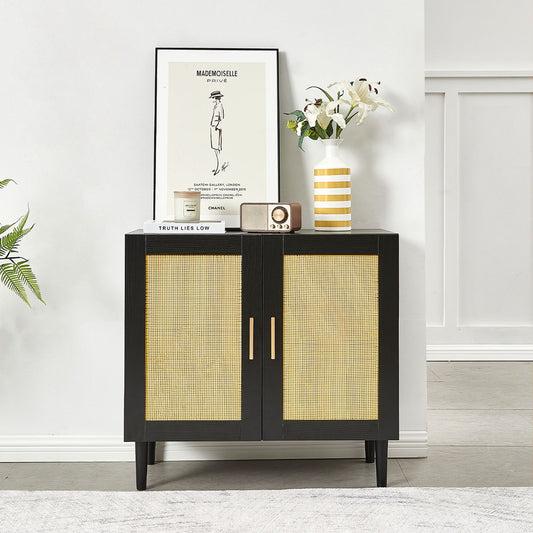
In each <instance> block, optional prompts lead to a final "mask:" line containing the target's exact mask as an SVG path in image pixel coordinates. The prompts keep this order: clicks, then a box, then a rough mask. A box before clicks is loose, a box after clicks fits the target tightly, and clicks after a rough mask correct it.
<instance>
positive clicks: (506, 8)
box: [425, 0, 533, 70]
mask: <svg viewBox="0 0 533 533" xmlns="http://www.w3.org/2000/svg"><path fill="white" fill-rule="evenodd" d="M425 14H426V17H425V18H426V70H520V69H531V68H532V66H533V32H532V31H531V24H532V21H533V2H531V0H507V1H502V0H445V1H443V0H425Z"/></svg>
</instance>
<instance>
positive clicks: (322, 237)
mask: <svg viewBox="0 0 533 533" xmlns="http://www.w3.org/2000/svg"><path fill="white" fill-rule="evenodd" d="M355 235H356V236H357V238H354V236H355ZM302 254H308V255H377V256H378V283H379V285H378V287H379V288H378V292H379V294H378V313H379V314H378V327H379V333H378V335H379V337H378V338H379V350H378V419H377V420H305V421H304V420H302V421H294V420H288V421H284V420H283V257H284V256H285V255H302ZM149 255H241V257H242V261H241V280H242V285H241V291H242V301H241V372H242V377H241V413H242V417H241V420H240V421H183V420H181V421H180V420H176V421H173V420H172V421H147V420H145V416H146V415H145V394H146V392H145V391H146V388H145V387H146V377H145V374H146V373H145V357H146V355H145V349H146V346H145V341H146V257H147V256H149ZM125 267H126V268H125V270H126V279H125V388H124V440H125V441H130V442H131V441H134V442H135V443H136V461H137V488H138V489H139V490H144V489H145V488H146V466H147V464H153V462H154V453H155V442H157V441H243V440H244V441H246V440H249V441H261V440H271V441H272V440H277V441H283V440H307V439H308V440H333V439H334V440H343V439H344V440H365V450H366V460H367V462H373V461H374V457H375V458H376V473H377V484H378V486H386V478H387V443H388V440H393V439H398V438H399V427H398V425H399V423H398V419H399V416H398V411H399V405H398V372H399V363H398V350H399V344H398V330H399V327H398V314H399V302H398V298H399V289H398V270H399V266H398V235H397V234H396V233H391V232H387V231H383V230H352V231H351V232H346V233H322V232H315V231H312V230H303V231H300V232H298V233H296V234H247V233H241V232H229V233H225V234H220V235H199V236H197V235H194V236H193V235H170V236H169V235H154V234H151V235H150V234H147V235H145V234H144V233H143V232H142V231H141V230H137V231H134V232H131V233H128V234H127V235H126V239H125ZM142 288H144V290H143V289H142ZM250 317H253V318H254V326H255V327H254V339H253V348H254V358H253V360H250V359H249V348H250V337H249V333H250V329H249V319H250ZM271 317H275V318H276V336H275V349H276V358H275V359H274V360H272V359H271V358H270V353H271V345H270V342H271V341H270V338H271V337H270V319H271Z"/></svg>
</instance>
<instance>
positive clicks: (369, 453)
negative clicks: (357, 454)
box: [365, 440, 376, 463]
mask: <svg viewBox="0 0 533 533" xmlns="http://www.w3.org/2000/svg"><path fill="white" fill-rule="evenodd" d="M375 443H376V441H375V440H365V458H366V462H367V463H373V462H374V448H375Z"/></svg>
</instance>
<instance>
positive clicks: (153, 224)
mask: <svg viewBox="0 0 533 533" xmlns="http://www.w3.org/2000/svg"><path fill="white" fill-rule="evenodd" d="M143 230H144V233H168V234H171V233H172V234H175V233H225V232H226V223H225V222H224V221H223V220H200V221H199V222H175V221H174V220H163V221H157V220H148V221H146V222H145V223H144V224H143Z"/></svg>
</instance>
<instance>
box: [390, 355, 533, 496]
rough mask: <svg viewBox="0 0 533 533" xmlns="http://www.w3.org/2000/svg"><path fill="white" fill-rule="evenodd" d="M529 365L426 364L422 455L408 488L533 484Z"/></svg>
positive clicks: (532, 376) (411, 469)
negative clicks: (425, 444) (426, 447)
mask: <svg viewBox="0 0 533 533" xmlns="http://www.w3.org/2000/svg"><path fill="white" fill-rule="evenodd" d="M532 409H533V363H529V362H526V363H523V362H512V363H500V362H494V363H469V362H461V363H444V362H443V363H428V437H429V452H428V457H427V459H401V460H399V463H400V466H401V468H402V471H403V473H404V474H405V477H406V478H407V481H408V483H409V485H411V486H442V487H445V486H449V487H453V486H455V487H464V486H471V487H483V486H531V485H533V461H532V459H533V447H532V446H533V418H532V416H533V410H532Z"/></svg>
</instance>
